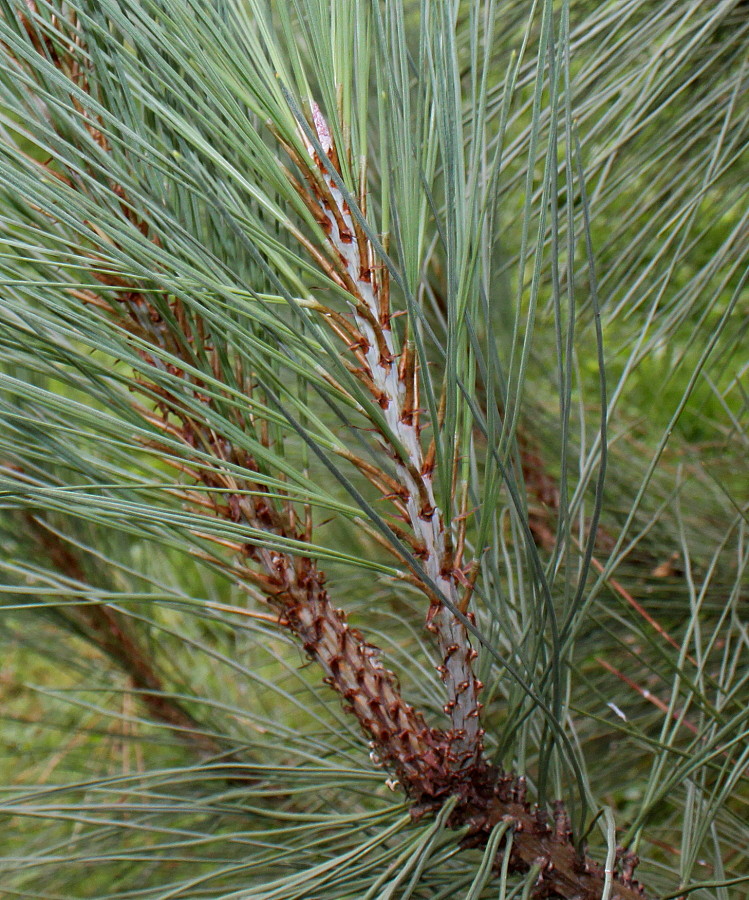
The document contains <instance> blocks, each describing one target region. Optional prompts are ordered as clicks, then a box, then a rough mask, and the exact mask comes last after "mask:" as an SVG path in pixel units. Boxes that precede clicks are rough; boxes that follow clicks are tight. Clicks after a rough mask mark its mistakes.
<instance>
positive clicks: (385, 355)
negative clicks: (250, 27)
mask: <svg viewBox="0 0 749 900" xmlns="http://www.w3.org/2000/svg"><path fill="white" fill-rule="evenodd" d="M311 120H312V122H311V124H312V126H313V128H314V131H315V132H316V137H317V142H318V144H319V147H320V149H321V150H322V151H323V153H324V154H325V155H326V161H325V162H323V160H321V158H320V156H319V153H318V150H317V148H316V147H315V145H313V143H312V142H311V141H310V139H309V137H308V136H307V134H306V133H305V131H304V130H303V129H302V130H301V132H300V136H301V137H302V140H303V141H304V143H305V145H306V148H307V153H308V155H309V159H310V160H311V162H312V165H309V164H308V163H306V162H303V161H302V160H300V159H299V158H298V157H295V159H296V161H297V164H298V165H300V166H303V171H304V172H305V175H306V176H307V182H308V184H309V187H310V196H309V197H308V203H309V205H310V206H311V207H313V208H316V213H317V214H316V218H317V220H318V222H319V223H320V224H321V226H322V228H323V230H324V232H325V234H326V236H327V240H328V244H329V249H330V251H331V256H332V257H333V259H334V260H335V266H336V272H337V274H338V276H339V280H340V283H341V284H342V286H343V287H344V288H345V290H347V292H348V293H349V296H350V302H351V308H352V312H353V316H354V321H355V323H356V326H357V328H358V330H359V334H360V335H361V339H360V345H361V348H362V353H363V356H364V359H365V365H366V374H367V381H368V383H369V384H371V385H372V386H373V390H372V393H373V396H374V398H375V399H376V400H377V403H378V405H379V407H380V408H381V410H382V415H383V417H384V419H385V422H386V425H387V430H386V431H384V430H382V429H379V428H378V429H377V437H378V440H379V441H380V443H381V446H382V448H383V449H384V450H385V452H386V453H387V454H388V456H390V457H391V458H392V459H393V463H394V466H395V470H396V473H397V476H398V482H399V483H400V486H401V493H400V496H399V499H402V502H403V504H404V505H405V507H406V513H407V517H408V521H409V523H410V525H411V528H412V529H413V532H414V535H415V536H416V538H417V540H418V541H419V544H420V545H421V547H422V548H423V549H422V552H421V554H420V556H421V559H422V563H423V565H424V569H425V571H426V573H427V575H428V576H429V579H430V581H431V582H432V583H433V584H436V585H437V587H438V588H439V591H440V593H441V594H443V595H444V596H445V597H447V598H448V599H449V600H450V601H451V602H452V604H453V605H454V606H460V605H461V594H462V589H461V585H460V582H461V580H464V578H465V576H463V573H462V572H457V571H456V560H455V554H454V550H453V546H452V538H451V535H450V533H449V531H448V530H447V528H446V526H445V519H444V514H443V512H442V510H440V509H439V508H438V506H437V504H436V501H435V495H434V465H433V462H432V461H431V459H430V458H428V455H426V454H425V453H424V450H423V447H422V444H421V438H420V434H419V432H420V429H419V424H418V417H417V406H418V373H417V371H416V368H415V365H414V356H413V348H412V346H411V345H410V343H409V342H405V343H404V345H403V349H402V351H401V352H400V354H399V353H398V352H397V350H396V346H395V337H394V335H393V331H392V327H391V314H390V309H389V300H388V298H389V273H388V270H387V268H385V267H377V266H376V265H375V251H374V249H373V247H372V246H371V243H370V241H369V240H368V238H367V236H366V234H365V233H364V231H363V229H362V227H361V225H360V223H359V222H358V220H357V219H356V218H355V217H354V216H353V215H352V213H351V211H350V209H349V208H348V203H347V202H346V200H345V199H344V197H343V194H342V193H341V190H340V188H339V186H338V184H337V183H336V180H335V179H334V178H333V177H332V175H331V173H330V171H329V170H328V166H331V167H333V169H334V170H335V171H336V172H337V174H338V176H339V177H340V176H341V174H342V173H341V169H340V165H339V164H338V151H337V149H336V147H335V144H334V141H333V137H332V135H331V132H330V128H329V126H328V123H327V122H326V121H325V118H324V117H323V115H322V113H321V111H320V108H319V107H318V105H317V104H316V103H315V102H314V101H313V102H312V104H311ZM373 424H374V425H375V427H377V426H376V423H373ZM391 435H392V436H393V437H394V438H395V440H393V437H391ZM426 593H427V595H428V597H429V599H430V607H429V612H428V615H427V628H428V629H429V630H430V631H432V632H433V633H434V634H435V636H436V639H437V642H438V645H439V648H440V653H441V656H442V664H441V665H440V667H439V673H440V676H441V678H442V680H443V682H444V683H445V687H446V690H447V695H448V700H447V704H446V705H445V712H446V713H447V714H448V715H449V716H450V719H451V722H452V729H451V732H450V746H451V751H450V756H449V759H448V766H449V768H450V769H451V770H452V771H454V772H455V773H460V772H461V771H463V770H466V771H470V770H471V768H472V767H473V766H474V765H475V764H476V763H478V762H479V760H480V759H481V753H482V736H483V730H482V728H481V724H480V721H479V712H480V708H481V704H480V703H479V701H478V694H479V691H480V690H481V687H482V685H481V683H480V682H479V681H478V679H477V678H476V676H475V674H474V672H473V665H472V663H473V660H474V659H475V658H476V655H477V654H476V651H475V650H474V649H473V648H472V647H471V644H470V641H469V639H468V632H467V630H466V628H465V626H464V625H463V623H462V622H460V621H459V620H458V619H457V617H456V616H455V615H454V614H453V613H452V612H451V611H450V609H449V608H448V607H447V605H446V604H444V603H443V602H442V601H441V599H440V597H439V595H435V593H434V591H433V590H431V589H430V588H428V587H427V588H426Z"/></svg>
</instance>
